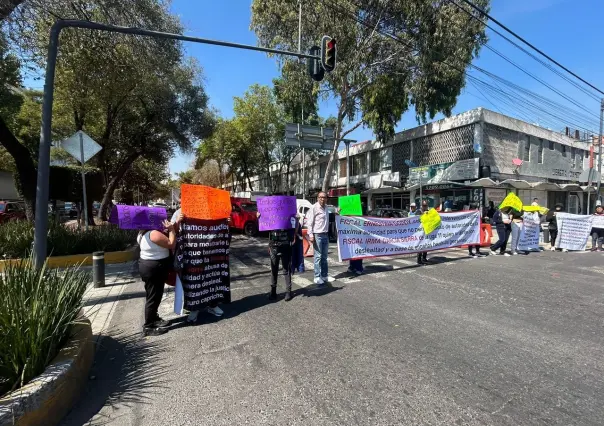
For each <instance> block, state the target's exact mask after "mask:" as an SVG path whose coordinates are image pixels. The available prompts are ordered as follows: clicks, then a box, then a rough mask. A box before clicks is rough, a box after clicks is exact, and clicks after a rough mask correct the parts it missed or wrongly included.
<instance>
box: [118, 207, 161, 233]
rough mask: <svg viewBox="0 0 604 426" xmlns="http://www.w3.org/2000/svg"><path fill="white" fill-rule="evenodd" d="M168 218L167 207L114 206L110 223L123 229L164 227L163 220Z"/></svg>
mask: <svg viewBox="0 0 604 426" xmlns="http://www.w3.org/2000/svg"><path fill="white" fill-rule="evenodd" d="M167 219H168V213H167V212H166V209H164V208H162V207H145V206H123V205H117V206H113V209H112V210H111V215H110V216H109V223H114V224H116V225H118V226H119V227H120V228H121V229H156V230H158V231H161V230H163V229H164V225H163V221H164V220H167Z"/></svg>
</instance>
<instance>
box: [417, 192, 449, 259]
mask: <svg viewBox="0 0 604 426" xmlns="http://www.w3.org/2000/svg"><path fill="white" fill-rule="evenodd" d="M428 209H429V206H428V202H427V201H426V200H424V201H422V208H421V211H420V212H418V213H417V214H415V215H414V216H421V215H422V214H425V213H427V212H428ZM445 210H446V209H445ZM426 263H429V261H428V252H427V251H420V252H419V253H417V264H418V265H424V264H426Z"/></svg>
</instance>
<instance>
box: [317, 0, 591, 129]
mask: <svg viewBox="0 0 604 426" xmlns="http://www.w3.org/2000/svg"><path fill="white" fill-rule="evenodd" d="M325 1H326V0H323V2H324V3H325ZM329 3H330V4H331V6H333V7H334V8H336V9H338V10H339V11H340V12H339V13H340V15H346V16H348V17H350V18H352V20H354V21H355V22H357V23H358V24H360V25H363V26H365V27H366V28H368V29H369V30H371V31H375V32H376V33H378V34H380V35H382V36H384V37H387V38H389V39H391V40H393V41H395V42H397V43H400V44H402V45H403V46H405V47H407V48H409V49H411V50H412V51H417V49H416V48H414V47H413V46H412V45H411V44H409V43H408V42H406V41H404V40H402V39H400V38H399V37H397V36H396V35H395V34H391V33H385V32H384V31H382V30H380V29H377V27H378V26H379V22H378V23H377V24H370V23H368V22H367V21H365V20H363V19H361V18H359V17H358V16H357V15H356V14H354V13H353V12H349V11H347V10H346V9H344V8H342V7H341V6H340V5H339V4H338V3H337V0H335V1H329ZM352 3H353V5H355V6H356V7H359V6H358V5H357V4H355V3H354V2H352ZM441 63H442V64H444V65H447V66H449V67H451V68H453V69H455V70H457V71H459V72H461V73H463V74H464V75H466V76H468V77H469V78H473V79H474V80H476V81H478V82H480V83H482V84H485V85H487V86H489V87H491V88H492V90H496V91H498V93H500V94H503V95H505V96H506V97H508V98H509V97H510V95H509V94H508V93H505V91H503V90H502V89H501V88H498V89H497V88H493V86H492V85H490V84H489V83H487V82H485V81H483V80H480V79H478V78H477V77H475V76H471V75H470V74H468V73H467V72H466V71H465V70H463V69H460V68H459V67H457V66H455V65H452V64H450V63H448V62H447V61H442V62H441ZM469 67H471V68H474V69H476V70H477V71H479V72H481V73H484V74H485V75H487V76H489V77H491V78H494V79H497V80H499V81H501V82H502V83H504V84H506V85H508V86H510V87H512V88H513V89H515V90H516V91H517V92H520V93H528V94H530V96H531V97H538V98H540V99H542V100H543V101H544V102H546V103H548V104H550V105H552V106H554V105H555V108H556V112H566V113H567V114H568V115H574V116H575V119H577V115H578V114H579V113H578V112H576V111H574V110H572V109H568V108H566V107H564V106H562V105H560V104H557V103H556V102H554V101H551V100H549V99H547V98H545V97H543V96H540V95H537V94H536V93H534V92H531V91H529V90H527V89H524V88H522V87H520V86H518V85H516V84H514V83H512V82H510V81H508V80H506V79H504V78H502V77H499V76H496V75H495V74H493V73H490V72H488V71H486V70H484V69H482V68H480V67H478V66H476V65H473V64H469ZM510 100H511V101H512V102H514V100H513V99H512V98H510ZM523 100H525V99H524V98H523ZM525 102H527V101H526V100H525ZM528 102H529V103H530V105H531V107H532V108H534V110H532V111H533V114H535V113H536V112H539V111H543V112H544V113H546V114H547V115H549V116H551V117H554V118H556V119H557V120H559V122H561V123H566V124H570V126H571V127H575V128H579V129H584V130H586V131H588V132H590V133H593V130H589V129H587V128H586V127H584V126H581V125H578V124H576V123H574V122H570V121H568V120H565V119H564V118H562V117H560V116H559V115H557V114H555V113H554V112H552V111H551V110H550V111H545V110H543V108H542V107H539V106H538V105H535V104H533V103H532V102H530V101H528ZM529 110H530V109H529ZM536 115H539V114H538V113H537V114H536ZM584 120H586V119H585V118H583V120H581V119H579V121H584ZM587 120H589V119H587ZM541 121H544V120H543V118H542V117H541ZM587 122H588V121H587ZM553 127H556V126H553Z"/></svg>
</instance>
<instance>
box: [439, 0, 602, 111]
mask: <svg viewBox="0 0 604 426" xmlns="http://www.w3.org/2000/svg"><path fill="white" fill-rule="evenodd" d="M447 1H448V2H449V3H451V4H453V5H455V6H456V7H457V8H458V9H460V10H461V11H463V12H464V13H466V14H468V15H469V16H470V17H472V19H475V20H477V21H478V22H480V23H482V24H483V25H484V26H485V27H487V28H489V29H490V30H491V31H493V32H494V33H495V34H497V35H499V36H500V37H502V38H503V39H504V40H506V41H507V42H509V43H510V44H512V45H513V46H515V47H516V48H518V49H519V50H521V51H522V52H524V53H526V54H527V55H528V56H530V57H531V58H533V59H534V60H535V61H537V62H539V63H540V64H541V65H543V66H544V67H546V68H547V69H549V70H550V71H552V72H553V73H555V74H556V75H558V76H559V77H561V78H562V79H564V80H565V81H566V82H568V83H570V84H572V85H573V86H574V87H576V88H577V89H579V90H581V91H582V92H583V93H585V94H586V95H587V96H589V97H591V98H592V99H594V100H596V101H598V102H599V101H600V98H598V97H597V96H596V95H594V94H593V93H592V92H590V91H589V90H587V89H586V88H585V87H583V86H581V85H580V84H578V83H577V82H576V81H574V80H572V79H571V78H569V77H567V76H566V75H564V74H563V73H562V72H560V71H559V70H557V69H556V68H554V67H553V66H552V65H551V64H548V63H547V62H545V61H543V60H541V59H540V58H539V57H537V56H536V55H534V54H532V53H531V52H529V51H528V50H526V49H525V48H524V47H522V46H520V45H519V44H518V43H516V42H514V41H513V40H512V39H510V38H509V37H507V36H505V35H504V34H502V33H501V32H499V31H497V30H496V29H495V28H493V27H492V26H491V25H489V24H488V23H487V22H485V21H483V20H482V19H479V18H478V17H476V16H475V15H474V14H473V13H471V12H470V11H468V10H467V9H465V8H464V7H462V6H461V5H460V4H459V3H457V1H455V0H447ZM485 47H486V48H488V49H490V50H491V51H493V53H495V54H496V55H498V56H500V57H502V58H503V59H504V60H506V61H508V62H509V63H511V64H512V65H514V66H515V67H517V68H518V69H520V70H521V71H523V72H524V73H526V74H528V75H529V76H530V77H532V78H534V79H535V80H537V81H539V82H540V83H542V84H543V85H545V86H547V87H548V88H550V89H552V90H553V91H555V92H556V93H558V94H559V95H560V96H563V97H566V95H563V94H562V93H561V92H559V91H558V90H557V89H554V88H552V87H551V86H550V85H548V84H547V83H545V82H543V81H542V80H541V79H539V78H537V77H535V76H534V75H532V74H530V73H528V72H527V71H526V70H524V69H523V68H522V67H520V66H519V65H518V64H516V63H514V62H513V61H511V60H510V59H509V58H507V57H506V56H505V55H503V54H502V53H501V52H499V51H497V50H496V49H495V48H493V47H492V46H489V45H488V44H485Z"/></svg>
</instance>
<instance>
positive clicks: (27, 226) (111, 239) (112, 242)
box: [0, 221, 137, 259]
mask: <svg viewBox="0 0 604 426" xmlns="http://www.w3.org/2000/svg"><path fill="white" fill-rule="evenodd" d="M136 235H137V231H133V230H123V229H119V228H118V227H117V226H115V225H110V224H108V225H102V226H92V227H90V228H89V229H88V231H83V230H82V231H78V230H77V229H73V228H68V227H65V226H63V225H61V224H57V223H55V222H50V223H49V228H48V245H47V255H48V256H51V255H52V256H66V255H70V254H88V253H92V252H94V251H120V250H126V249H127V248H128V247H130V246H132V245H133V244H135V243H136ZM33 241H34V226H33V224H32V223H30V222H28V221H13V222H8V223H5V224H2V225H0V259H17V258H24V257H27V256H28V253H30V252H31V250H32V243H33Z"/></svg>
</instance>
